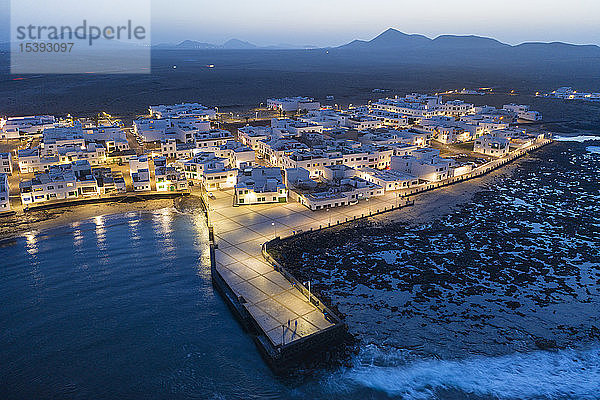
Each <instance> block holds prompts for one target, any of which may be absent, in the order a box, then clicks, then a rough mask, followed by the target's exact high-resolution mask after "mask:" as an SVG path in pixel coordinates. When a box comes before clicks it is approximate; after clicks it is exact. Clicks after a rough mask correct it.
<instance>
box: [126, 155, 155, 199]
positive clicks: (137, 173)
mask: <svg viewBox="0 0 600 400" xmlns="http://www.w3.org/2000/svg"><path fill="white" fill-rule="evenodd" d="M129 174H130V175H131V182H132V185H133V190H134V191H135V192H144V191H148V190H152V187H151V185H150V166H149V163H148V157H147V156H138V157H131V158H130V159H129Z"/></svg>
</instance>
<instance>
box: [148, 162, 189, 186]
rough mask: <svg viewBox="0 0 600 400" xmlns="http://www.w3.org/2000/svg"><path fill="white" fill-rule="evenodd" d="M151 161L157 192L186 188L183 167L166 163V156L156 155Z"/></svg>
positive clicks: (186, 183)
mask: <svg viewBox="0 0 600 400" xmlns="http://www.w3.org/2000/svg"><path fill="white" fill-rule="evenodd" d="M153 161H154V180H155V182H156V191H157V192H176V191H181V190H186V189H187V188H188V182H187V179H186V176H185V173H184V171H183V169H180V168H177V167H176V166H175V165H168V164H167V159H166V157H157V158H155V159H154V160H153Z"/></svg>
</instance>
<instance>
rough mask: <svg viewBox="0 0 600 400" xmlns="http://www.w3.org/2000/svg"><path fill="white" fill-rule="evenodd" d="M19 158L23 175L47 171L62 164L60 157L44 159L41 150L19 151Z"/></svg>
mask: <svg viewBox="0 0 600 400" xmlns="http://www.w3.org/2000/svg"><path fill="white" fill-rule="evenodd" d="M17 156H18V159H19V171H20V172H21V173H22V174H27V173H32V172H41V171H47V170H48V168H49V167H50V166H52V165H58V164H60V159H59V157H58V156H54V157H42V156H41V155H40V149H39V148H33V149H23V150H19V151H18V152H17Z"/></svg>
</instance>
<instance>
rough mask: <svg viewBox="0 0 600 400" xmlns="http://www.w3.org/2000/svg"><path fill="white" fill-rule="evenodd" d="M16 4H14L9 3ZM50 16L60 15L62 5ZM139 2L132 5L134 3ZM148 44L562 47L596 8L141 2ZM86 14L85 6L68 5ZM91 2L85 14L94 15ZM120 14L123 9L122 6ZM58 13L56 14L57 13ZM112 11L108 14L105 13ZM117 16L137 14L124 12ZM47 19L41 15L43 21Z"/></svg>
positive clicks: (378, 0)
mask: <svg viewBox="0 0 600 400" xmlns="http://www.w3.org/2000/svg"><path fill="white" fill-rule="evenodd" d="M13 1H18V0H13ZM69 1H71V0H63V1H60V2H56V1H55V3H56V4H60V5H61V6H60V7H57V8H56V10H57V12H60V14H61V15H63V16H65V17H66V16H67V15H68V14H69V9H71V8H70V7H69V6H68V5H67V3H69ZM138 1H139V0H138ZM148 2H150V3H151V13H152V34H151V36H152V41H153V42H154V43H161V42H179V41H181V40H185V39H192V40H198V41H204V42H210V43H217V44H219V43H223V42H225V41H226V40H228V39H231V38H238V39H242V40H247V41H250V42H253V43H255V44H258V45H270V44H284V43H287V44H295V45H316V46H336V45H340V44H344V43H347V42H349V41H351V40H354V39H372V38H373V37H375V36H376V35H378V34H379V33H381V32H383V31H384V30H386V29H387V28H390V27H393V28H396V29H398V30H401V31H403V32H406V33H420V34H424V35H426V36H429V37H431V38H433V37H436V36H438V35H441V34H459V35H465V34H475V35H481V36H489V37H494V38H496V39H498V40H501V41H503V42H506V43H510V44H518V43H522V42H524V41H563V42H569V43H576V44H600V24H598V18H599V16H600V1H597V0H570V1H564V0H526V1H523V0H504V1H484V0H455V1H451V2H450V1H447V0H429V1H428V2H427V3H419V2H415V1H414V0H411V1H407V0H372V1H366V0H304V1H281V0H279V1H276V0H254V1H248V0H220V1H213V0H211V1H207V0H170V1H164V0H148ZM76 3H77V4H78V5H84V7H88V5H87V4H86V2H83V3H82V2H81V1H79V2H76ZM95 4H96V3H92V2H89V7H90V8H93V9H94V10H95V11H94V13H93V14H91V15H92V17H91V18H93V15H97V13H98V12H110V11H111V10H106V9H104V10H102V9H98V8H97V6H96V5H95ZM123 5H124V7H128V6H127V3H123ZM63 6H64V7H63ZM113 11H114V12H117V11H116V10H113ZM118 12H119V15H120V16H123V15H125V14H132V15H133V18H135V13H136V12H137V13H139V8H138V9H131V11H127V12H126V13H123V12H122V10H121V11H118ZM0 15H1V16H2V17H4V18H2V22H3V24H2V26H3V27H2V28H1V31H2V32H3V35H4V36H5V37H7V35H8V32H7V26H6V25H7V23H8V21H9V18H8V15H9V6H8V2H7V1H6V0H4V1H2V0H0ZM46 15H47V14H44V16H46ZM35 17H36V16H35V13H32V18H35Z"/></svg>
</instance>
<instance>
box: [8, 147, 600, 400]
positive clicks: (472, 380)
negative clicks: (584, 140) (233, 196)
mask: <svg viewBox="0 0 600 400" xmlns="http://www.w3.org/2000/svg"><path fill="white" fill-rule="evenodd" d="M538 154H540V156H539V157H540V158H539V159H536V158H535V157H534V158H532V159H531V160H530V161H528V162H526V163H525V164H524V166H523V168H521V169H520V170H519V171H517V172H516V173H515V176H514V177H513V179H512V180H510V181H500V182H496V183H494V184H492V185H491V186H490V187H487V188H486V190H484V191H483V192H482V193H480V194H479V195H478V196H476V198H475V200H474V201H473V203H472V204H469V205H467V206H465V207H463V209H462V210H461V211H459V212H457V213H456V214H453V215H451V216H449V217H447V218H444V219H442V220H440V221H438V222H435V223H433V224H430V225H427V226H421V227H416V228H408V227H403V226H401V225H399V226H397V227H387V228H381V227H378V228H374V229H364V230H357V231H354V234H348V235H345V237H335V235H334V236H332V237H329V238H328V241H327V242H324V241H323V240H322V238H321V242H320V244H321V247H319V248H313V249H312V250H307V249H305V251H297V252H296V253H294V252H290V253H289V254H290V255H293V256H295V257H296V260H297V263H298V264H299V265H298V266H297V268H298V273H300V274H307V275H308V276H309V277H310V278H311V279H313V282H314V284H315V286H316V287H319V286H320V287H321V288H329V289H325V290H324V291H325V292H326V294H327V295H328V296H329V297H331V298H332V299H333V300H334V301H335V302H336V303H338V304H339V307H340V309H341V310H342V311H343V312H344V313H345V314H347V321H348V324H349V326H350V330H351V332H352V333H354V334H356V335H357V336H358V337H359V338H360V339H361V344H360V352H359V354H358V355H357V356H355V357H354V358H353V360H352V362H351V365H350V366H348V367H343V368H335V369H332V370H323V371H317V372H313V374H312V377H309V378H307V379H304V380H301V381H299V380H297V379H293V380H292V379H286V380H280V379H277V378H276V377H274V376H273V375H272V374H271V372H270V371H269V369H268V368H267V367H266V366H265V364H264V363H263V361H262V360H261V358H260V356H259V354H258V352H257V350H256V348H255V346H254V344H253V342H252V341H251V339H250V338H249V337H248V336H247V335H246V334H245V333H244V332H243V331H242V329H241V328H240V326H239V325H238V324H237V322H236V321H235V320H234V319H233V318H232V315H231V313H230V311H229V310H228V309H227V307H226V306H225V304H224V303H223V301H222V300H221V298H220V297H219V295H218V294H217V293H215V292H214V290H213V288H212V285H211V282H210V269H209V263H208V258H207V257H208V253H207V245H206V242H205V240H206V235H207V233H206V231H205V227H204V222H203V220H202V219H201V218H202V217H200V216H193V215H187V214H180V213H178V212H177V211H175V210H170V209H167V210H161V211H158V212H153V213H141V214H140V213H131V214H127V215H123V216H113V217H98V218H95V219H92V220H89V221H83V222H80V223H77V224H74V225H72V226H68V227H64V228H60V229H54V230H51V231H48V232H43V233H37V234H36V233H32V234H29V235H27V236H26V237H23V238H20V239H17V240H16V241H15V242H13V243H9V244H6V245H4V247H1V248H0V260H1V261H0V399H3V400H4V399H113V398H117V399H133V398H141V399H182V398H198V399H205V398H208V399H211V398H215V399H251V398H294V399H333V398H343V399H388V398H403V399H438V398H441V399H446V398H448V399H564V398H570V399H600V344H599V338H600V330H598V327H600V295H599V285H600V259H599V251H598V250H599V248H600V212H599V209H600V195H599V192H598V190H599V188H600V185H599V182H598V177H599V174H600V154H598V148H597V147H595V146H594V145H593V143H588V144H576V143H563V144H557V145H555V146H554V147H552V148H549V149H548V150H544V151H542V152H539V153H538ZM323 243H326V245H324V246H323ZM301 266H306V268H309V269H310V270H311V272H310V274H308V273H307V271H302V268H301ZM540 347H543V348H549V349H547V350H540Z"/></svg>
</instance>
